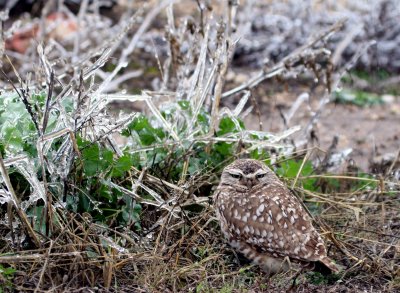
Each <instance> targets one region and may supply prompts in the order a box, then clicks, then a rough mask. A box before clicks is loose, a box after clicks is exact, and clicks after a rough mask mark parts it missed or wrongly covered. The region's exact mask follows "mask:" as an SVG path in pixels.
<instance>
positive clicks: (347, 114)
mask: <svg viewBox="0 0 400 293" xmlns="http://www.w3.org/2000/svg"><path fill="white" fill-rule="evenodd" d="M302 92H304V91H300V90H299V89H297V90H296V89H293V90H292V89H289V90H288V91H286V90H284V91H282V92H276V93H273V94H271V95H268V96H264V97H263V98H262V99H259V100H258V102H259V110H260V114H261V121H262V124H263V130H264V131H270V132H272V133H277V132H281V131H284V130H285V124H284V121H283V118H282V115H281V113H283V114H284V115H285V114H287V113H288V112H289V110H290V109H291V107H292V105H293V103H294V102H295V101H296V100H297V98H298V96H299V95H300V94H301V93H302ZM320 99H321V95H318V94H312V93H311V94H310V98H309V100H308V101H305V102H304V103H302V105H301V106H300V108H299V109H298V110H297V111H296V112H295V114H294V115H293V118H292V119H291V121H290V123H289V125H288V126H289V127H291V126H295V125H300V127H301V128H302V129H301V130H300V132H302V131H303V129H305V128H306V126H307V125H308V123H309V122H310V119H311V117H312V116H313V114H314V112H315V111H316V110H317V109H318V106H319V102H320ZM389 100H390V101H388V102H386V103H384V104H382V105H375V106H365V107H359V106H356V105H351V104H342V103H335V102H330V103H328V104H327V105H325V106H324V107H323V110H322V112H321V115H320V116H319V117H320V118H319V119H318V120H317V122H316V124H315V127H314V132H315V135H316V137H317V143H316V146H319V147H320V148H321V149H322V150H323V151H326V150H328V149H329V147H330V145H331V144H332V140H333V138H334V136H337V137H338V144H337V147H336V151H338V152H340V151H343V150H349V149H351V150H352V151H351V153H350V154H349V155H348V157H347V161H349V160H353V162H354V163H355V165H356V166H357V167H359V168H360V169H361V170H363V171H372V170H370V165H371V163H382V160H386V159H391V158H394V156H395V155H396V153H397V151H398V149H399V147H400V97H398V96H390V99H389ZM245 123H246V126H247V128H249V129H257V128H258V125H259V119H258V116H257V115H256V114H255V113H254V111H253V112H252V113H251V114H250V115H249V116H247V117H246V119H245ZM295 137H296V136H295Z"/></svg>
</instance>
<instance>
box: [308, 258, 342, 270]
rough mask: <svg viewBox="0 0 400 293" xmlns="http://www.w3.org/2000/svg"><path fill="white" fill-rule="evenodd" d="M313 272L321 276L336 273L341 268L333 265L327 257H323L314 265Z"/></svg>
mask: <svg viewBox="0 0 400 293" xmlns="http://www.w3.org/2000/svg"><path fill="white" fill-rule="evenodd" d="M314 270H315V271H317V272H320V273H322V274H330V273H338V272H340V271H341V268H340V267H339V266H338V265H337V264H335V263H334V262H333V261H332V260H331V259H330V258H329V257H327V256H325V257H323V258H321V259H320V260H319V261H318V262H316V263H315V268H314Z"/></svg>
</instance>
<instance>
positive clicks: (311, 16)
mask: <svg viewBox="0 0 400 293" xmlns="http://www.w3.org/2000/svg"><path fill="white" fill-rule="evenodd" d="M269 2H270V3H268V4H266V3H261V2H259V1H254V4H253V5H254V8H253V9H252V10H251V12H252V14H251V18H249V16H248V15H245V14H240V15H239V16H240V17H241V18H242V19H243V20H244V21H250V23H251V29H249V31H248V32H247V33H245V34H244V36H243V39H242V40H241V41H240V42H239V44H238V47H237V50H236V53H235V56H236V57H237V62H240V63H241V64H249V63H253V64H257V65H262V64H263V62H268V60H272V61H276V60H280V59H282V58H283V57H285V56H286V55H287V54H289V53H290V52H292V51H294V50H295V49H296V48H298V46H299V44H304V43H305V42H307V40H308V39H309V37H310V36H311V35H313V34H315V33H316V32H318V31H319V30H321V29H323V28H324V27H329V26H331V25H332V24H334V23H335V22H337V21H338V20H341V19H346V23H345V26H344V28H343V29H342V30H341V31H340V32H338V33H336V34H335V35H334V36H333V37H332V40H331V42H330V43H329V44H328V48H331V49H332V50H333V51H334V50H335V49H337V48H338V47H339V46H340V45H341V42H342V41H343V40H346V38H349V40H347V41H346V48H345V49H344V51H343V54H342V57H343V61H342V62H347V61H349V60H350V59H351V58H352V56H354V54H356V52H357V51H358V50H359V47H360V46H362V45H363V44H367V43H368V42H370V41H371V40H375V41H376V45H375V46H373V47H372V48H371V49H370V50H369V51H368V54H363V55H362V56H361V57H360V59H359V60H358V61H357V65H356V66H360V67H363V68H374V67H382V68H385V69H386V70H389V71H398V70H399V69H400V61H398V60H400V38H398V37H397V36H399V35H400V23H399V21H398V20H399V18H400V8H399V2H398V0H387V1H386V0H385V1H383V0H372V1H364V0H357V1H336V0H326V1H319V2H318V3H317V1H296V0H291V1H269Z"/></svg>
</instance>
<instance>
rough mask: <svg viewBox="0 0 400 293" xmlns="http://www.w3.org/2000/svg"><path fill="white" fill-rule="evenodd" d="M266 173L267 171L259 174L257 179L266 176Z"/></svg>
mask: <svg viewBox="0 0 400 293" xmlns="http://www.w3.org/2000/svg"><path fill="white" fill-rule="evenodd" d="M265 175H267V174H266V173H262V174H257V176H256V177H257V179H260V178H264V177H265Z"/></svg>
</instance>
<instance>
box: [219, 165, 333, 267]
mask: <svg viewBox="0 0 400 293" xmlns="http://www.w3.org/2000/svg"><path fill="white" fill-rule="evenodd" d="M214 201H215V209H216V213H217V217H218V219H219V221H220V225H221V229H222V232H223V234H224V235H225V237H226V239H227V240H228V242H229V243H230V245H231V246H232V247H233V248H235V249H236V250H238V251H239V252H241V253H243V254H244V255H245V256H246V257H247V258H249V259H251V260H252V261H253V262H254V263H256V264H258V265H260V266H261V267H262V268H263V269H264V270H265V271H267V272H269V273H277V272H280V271H285V270H288V269H289V268H290V267H291V264H292V263H299V264H302V265H308V264H310V265H311V264H315V263H321V264H323V266H325V267H326V268H328V269H329V270H331V271H335V272H336V271H337V270H338V269H337V267H336V265H335V264H334V263H332V261H331V260H330V259H329V258H328V257H327V253H326V249H325V244H324V242H323V240H322V238H321V236H320V235H319V233H318V232H317V230H316V229H315V228H314V227H313V225H312V221H311V218H310V216H309V215H308V213H307V211H306V210H305V209H304V208H303V206H302V205H301V203H300V202H299V201H298V200H297V198H296V197H295V196H294V195H293V194H292V193H291V192H290V190H289V189H288V188H287V187H286V186H285V185H284V184H283V183H282V182H281V181H280V180H279V179H278V177H277V176H276V175H275V174H274V173H273V172H272V171H271V170H270V169H269V168H268V167H267V166H266V165H265V164H264V163H262V162H260V161H256V160H250V159H246V160H237V161H235V162H234V163H232V164H230V165H229V166H227V167H226V168H225V169H224V171H223V172H222V176H221V182H220V184H219V186H218V188H217V191H216V192H215V195H214Z"/></svg>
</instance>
